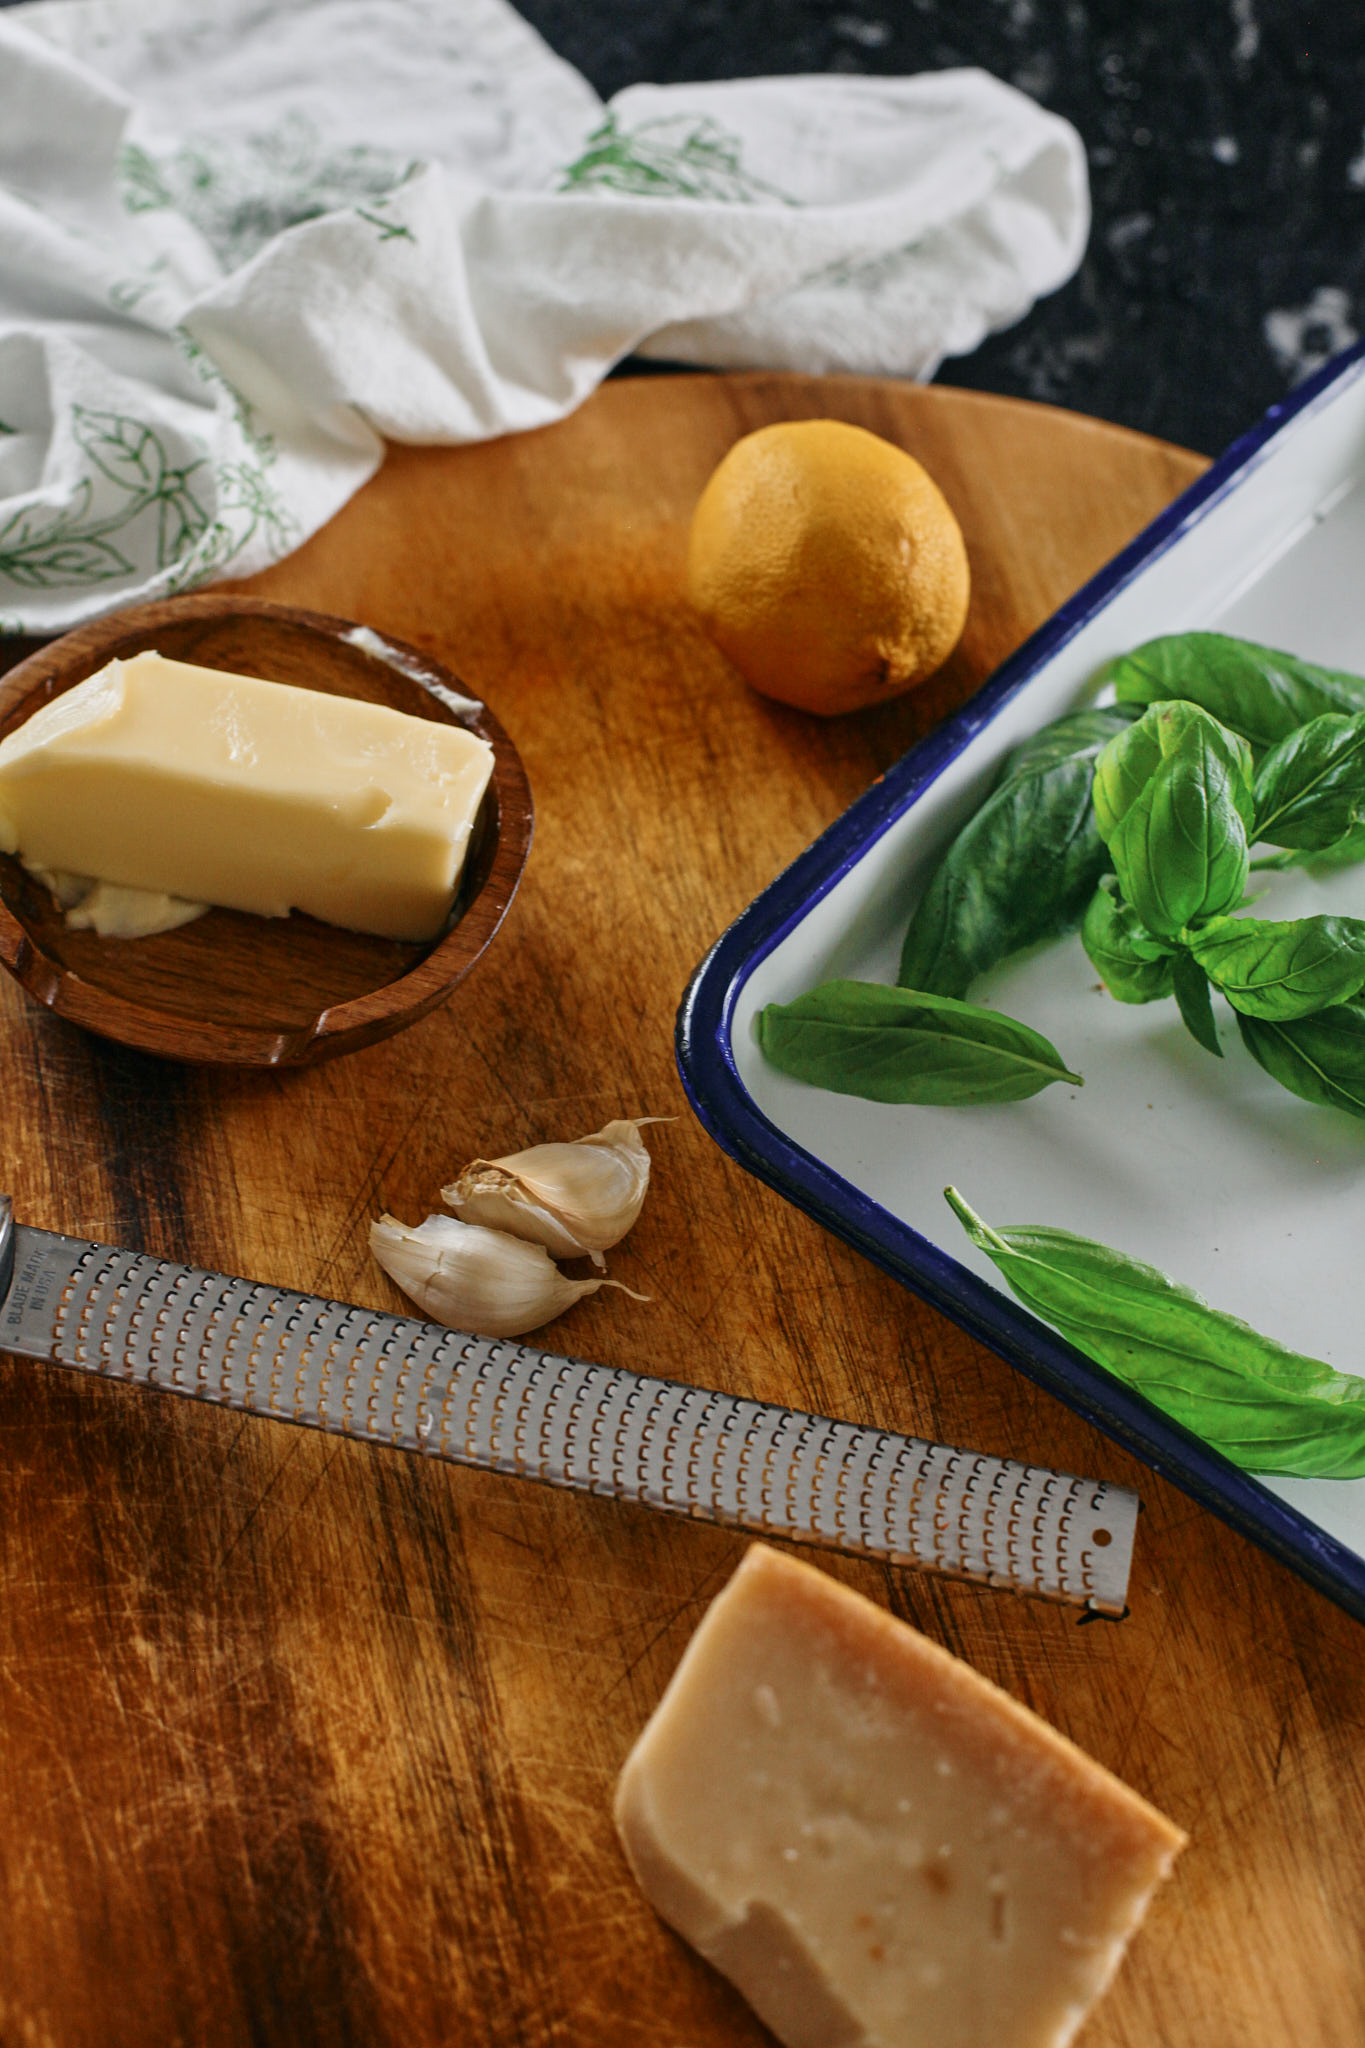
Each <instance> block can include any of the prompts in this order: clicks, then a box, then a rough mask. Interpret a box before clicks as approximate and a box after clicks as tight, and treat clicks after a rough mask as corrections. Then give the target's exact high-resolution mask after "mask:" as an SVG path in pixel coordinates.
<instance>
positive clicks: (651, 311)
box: [0, 0, 1088, 633]
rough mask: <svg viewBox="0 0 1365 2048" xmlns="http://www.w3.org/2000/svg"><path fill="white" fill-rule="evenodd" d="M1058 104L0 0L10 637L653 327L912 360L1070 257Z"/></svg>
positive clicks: (575, 395)
mask: <svg viewBox="0 0 1365 2048" xmlns="http://www.w3.org/2000/svg"><path fill="white" fill-rule="evenodd" d="M1087 226H1088V200H1087V189H1086V176H1085V158H1084V152H1083V150H1082V148H1081V145H1080V142H1079V139H1078V138H1077V136H1076V134H1075V131H1074V130H1073V129H1072V128H1071V127H1070V126H1069V125H1068V124H1067V123H1066V122H1065V121H1062V120H1060V119H1059V118H1058V117H1056V116H1055V115H1051V114H1047V113H1045V112H1043V111H1042V110H1041V109H1040V108H1038V107H1037V106H1035V105H1034V104H1033V102H1032V101H1030V100H1028V99H1027V98H1025V97H1024V96H1023V95H1022V94H1021V93H1018V92H1016V91H1014V90H1013V89H1012V88H1011V87H1009V86H1006V85H1002V84H1000V83H999V82H998V81H997V80H995V79H992V78H990V77H988V76H987V75H986V74H985V73H983V72H978V71H944V72H937V73H930V74H927V75H925V76H922V77H917V78H875V79H874V78H865V77H853V76H848V75H846V74H837V75H832V76H827V77H803V78H774V79H755V80H744V81H736V82H729V83H723V84H709V85H697V86H668V87H659V86H632V87H630V88H629V89H628V90H627V91H625V92H622V93H619V94H617V96H616V98H615V99H613V100H612V101H611V102H610V104H609V105H606V106H603V104H602V103H601V102H600V101H599V100H598V99H597V97H596V95H595V94H594V93H593V91H592V90H591V88H590V87H589V86H588V85H587V83H586V82H585V81H584V80H583V79H582V78H580V77H579V76H578V75H577V73H576V72H574V71H573V70H571V69H570V68H569V66H567V65H566V64H564V63H562V62H561V61H560V60H559V59H558V58H557V57H555V56H554V55H553V54H552V52H551V51H550V50H548V49H547V48H546V46H545V44H544V43H543V42H541V40H540V38H539V37H538V36H537V35H536V34H535V33H534V31H533V30H531V29H530V28H529V27H528V26H527V24H526V23H525V22H523V21H522V20H521V19H520V18H519V17H518V16H517V15H516V14H514V13H513V12H512V11H511V9H510V8H508V7H507V6H505V5H504V4H503V0H461V4H460V6H459V7H458V8H451V7H449V6H448V5H445V4H442V0H213V5H212V8H211V9H210V7H209V6H208V4H207V0H199V4H198V5H196V4H195V0H38V4H34V5H28V6H22V7H17V8H14V9H10V10H7V11H5V12H4V13H3V14H0V631H5V632H11V633H14V632H27V633H49V632H53V631H58V630H61V629H63V628H65V627H67V626H69V625H72V624H75V623H77V622H78V621H80V620H82V619H85V618H89V617H92V616H94V615H96V614H98V613H100V612H104V611H109V610H111V609H113V608H114V607H116V606H118V605H122V604H126V603H128V602H129V601H130V600H133V599H137V598H150V597H154V596H161V595H166V594H170V593H173V592H176V591H183V590H188V589H191V588H193V587H195V586H196V585H199V584H202V583H204V582H207V581H210V580H211V579H213V578H214V577H216V576H219V575H222V574H225V573H229V572H230V573H231V574H232V575H234V576H244V575H249V574H251V573H253V572H254V571H256V570H258V569H261V568H263V567H264V566H265V565H266V564H267V563H268V562H271V561H275V560H277V559H278V558H279V557H280V556H281V555H284V554H286V553H287V552H288V551H289V550H290V549H291V548H293V547H295V546H297V545H298V543H299V542H300V541H302V540H303V539H305V538H306V537H307V536H308V535H309V534H310V533H313V532H314V531H316V529H317V528H318V527H319V526H321V525H322V524H323V522H324V521H325V520H327V519H328V518H330V517H331V515H332V514H333V513H334V512H335V511H337V510H338V508H339V507H340V506H341V505H342V504H344V503H345V501H346V499H347V498H349V497H350V496H351V494H352V493H353V492H354V491H356V490H357V489H358V488H359V487H360V485H361V484H363V483H364V482H365V480H366V479H367V478H368V477H369V476H371V475H372V474H373V472H374V470H375V469H376V468H377V466H378V464H379V462H380V460H381V458H382V452H383V443H384V441H385V440H394V441H410V442H459V441H474V440H481V439H484V438H486V437H489V436H491V435H495V434H504V433H509V432H514V431H517V430H520V429H524V428H528V427H536V426H542V425H545V424H546V423H547V422H549V421H551V420H554V419H557V418H559V417H561V416H562V415H563V414H564V413H566V412H568V411H570V410H571V409H572V408H573V407H574V406H576V405H578V404H579V403H580V402H581V401H582V400H583V399H584V398H585V397H586V396H587V395H588V393H589V392H590V391H591V390H592V389H593V388H594V386H595V385H596V384H597V383H598V382H599V380H600V379H601V378H602V377H603V376H604V375H605V373H606V372H607V371H608V370H609V369H610V368H611V366H612V365H613V364H614V363H615V362H617V361H618V360H619V359H620V358H621V357H623V356H625V355H627V354H630V353H631V352H638V353H641V354H646V355H654V356H657V357H663V358H667V359H670V360H674V361H679V362H687V363H698V364H711V365H716V366H728V367H734V366H740V365H763V366H767V367H771V368H785V369H796V370H808V371H824V370H854V371H867V372H883V373H887V374H893V375H900V376H907V377H921V378H923V377H929V376H932V375H933V372H934V370H935V369H936V367H937V365H938V364H939V362H940V361H941V360H942V358H943V356H944V355H945V354H960V353H962V352H964V351H966V350H968V349H971V348H974V347H975V346H976V344H977V343H978V342H979V341H980V340H981V338H982V337H983V335H984V334H986V333H987V332H988V331H989V330H991V329H993V328H997V327H1001V326H1005V325H1008V324H1009V323H1010V322H1011V321H1014V320H1016V319H1018V318H1019V317H1020V316H1021V315H1022V314H1023V313H1024V312H1026V311H1027V309H1028V307H1029V306H1030V305H1031V304H1032V303H1033V301H1034V299H1035V298H1036V297H1037V296H1038V295H1039V294H1040V293H1042V292H1046V291H1051V290H1053V289H1055V287H1056V286H1058V285H1059V284H1061V283H1062V282H1064V280H1065V279H1066V278H1067V277H1069V276H1070V275H1071V273H1072V271H1073V270H1074V269H1075V267H1076V265H1077V264H1078V262H1079V261H1080V257H1081V254H1082V251H1083V249H1084V245H1085V236H1086V231H1087Z"/></svg>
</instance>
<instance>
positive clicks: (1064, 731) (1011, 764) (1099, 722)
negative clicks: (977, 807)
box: [995, 704, 1139, 790]
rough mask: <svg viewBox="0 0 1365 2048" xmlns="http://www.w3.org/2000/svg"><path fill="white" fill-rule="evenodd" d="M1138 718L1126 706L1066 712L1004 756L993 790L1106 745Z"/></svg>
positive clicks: (1099, 707) (1108, 705) (1101, 706)
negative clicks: (1015, 779)
mask: <svg viewBox="0 0 1365 2048" xmlns="http://www.w3.org/2000/svg"><path fill="white" fill-rule="evenodd" d="M1138 715H1139V714H1138V712H1137V710H1136V709H1135V708H1131V707H1128V706H1125V707H1124V708H1123V709H1122V710H1120V709H1119V708H1118V707H1117V706H1116V705H1113V704H1104V705H1100V706H1098V707H1096V706H1093V705H1092V706H1091V707H1090V708H1089V709H1087V710H1084V711H1068V712H1067V713H1066V715H1065V717H1063V718H1055V719H1054V720H1053V721H1052V723H1051V725H1045V726H1043V727H1041V728H1040V730H1039V731H1038V732H1035V733H1032V734H1031V735H1030V736H1029V738H1028V739H1026V740H1021V741H1020V742H1019V745H1018V746H1017V747H1014V748H1012V749H1011V750H1010V752H1009V753H1008V754H1006V756H1005V759H1004V761H1003V763H1002V764H1001V768H1000V773H999V775H998V776H997V777H996V780H995V787H996V789H997V790H999V789H1003V788H1004V786H1005V784H1006V783H1007V782H1013V780H1014V778H1015V777H1016V775H1033V774H1036V773H1037V772H1038V771H1039V770H1040V769H1044V768H1053V767H1058V766H1060V764H1061V763H1062V762H1064V761H1069V760H1071V759H1072V758H1073V757H1074V756H1075V755H1076V754H1079V753H1083V752H1085V751H1087V750H1088V749H1090V748H1101V747H1105V746H1107V745H1108V744H1109V742H1110V740H1111V739H1113V737H1114V735H1115V733H1118V732H1122V731H1123V730H1124V728H1125V727H1126V726H1129V725H1132V724H1133V723H1134V721H1135V720H1136V719H1137V717H1138Z"/></svg>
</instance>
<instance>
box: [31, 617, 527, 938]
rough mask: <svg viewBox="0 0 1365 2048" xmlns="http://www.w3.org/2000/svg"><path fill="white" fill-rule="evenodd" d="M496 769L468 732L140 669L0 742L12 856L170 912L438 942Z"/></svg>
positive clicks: (44, 712)
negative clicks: (303, 920)
mask: <svg viewBox="0 0 1365 2048" xmlns="http://www.w3.org/2000/svg"><path fill="white" fill-rule="evenodd" d="M492 768H493V750H492V748H491V747H490V746H489V745H488V743H487V741H486V740H482V739H479V738H478V737H477V736H476V735H475V734H473V733H470V732H466V731H464V730H463V728H461V727H459V726H453V725H447V724H444V723H437V722H436V721H435V720H432V719H425V718H413V717H410V716H408V714H407V713H405V712H402V711H393V710H390V709H388V707H387V706H384V705H379V704H366V703H362V702H359V701H358V700H356V699H354V698H350V697H337V696H333V695H331V694H330V693H328V692H324V691H320V690H305V689H298V688H296V687H295V686H294V685H292V684H287V683H275V682H266V681H263V680H262V679H260V678H258V677H255V676H242V675H235V674H230V673H228V672H226V671H224V670H220V669H213V668H201V667H198V666H197V665H195V664H194V663H192V662H184V661H168V660H166V659H164V658H163V657H162V656H161V655H159V654H154V653H146V654H135V655H133V656H132V657H131V658H130V659H129V660H127V661H111V662H110V663H109V664H108V666H107V667H105V668H103V669H101V670H100V671H99V673H98V674H97V675H93V676H90V677H88V678H87V680H86V681H85V682H83V683H78V684H77V685H76V687H75V688H74V689H73V690H69V691H68V692H67V693H66V694H65V695H64V696H61V697H55V698H53V700H52V701H51V702H50V703H48V704H45V705H43V706H42V708H41V709H40V710H38V711H35V712H34V714H33V716H32V717H31V718H29V719H27V720H26V721H25V723H24V724H23V725H21V726H20V727H18V729H17V730H16V731H14V732H12V733H11V734H10V735H9V736H8V738H6V739H4V740H2V741H0V852H5V853H13V854H17V855H18V856H19V858H20V859H21V860H22V861H23V862H24V864H25V865H26V866H27V867H30V868H32V869H34V870H35V871H50V872H52V873H55V874H56V875H57V876H59V877H60V876H79V877H85V878H87V879H88V880H90V881H92V882H100V883H108V884H112V885H114V886H115V887H116V888H117V889H119V890H122V891H132V890H141V891H152V892H162V900H163V904H164V900H165V897H167V896H169V897H172V898H175V899H176V900H177V901H178V902H180V903H182V904H184V905H185V906H186V907H187V908H188V907H190V906H193V905H194V904H221V905H223V906H225V907H226V908H227V909H230V910H247V911H254V912H256V913H257V914H258V915H260V916H263V917H287V916H288V915H289V913H290V911H291V910H302V911H307V912H309V913H311V915H312V916H314V917H318V918H322V919H324V920H325V921H326V922H327V923H329V924H337V925H345V926H348V927H350V928H351V929H352V930H355V931H362V932H373V933H376V934H378V935H379V936H381V937H383V938H391V939H411V940H420V939H430V938H434V937H435V936H436V934H437V933H438V932H439V931H440V929H441V927H442V925H443V924H444V923H445V920H446V918H447V917H448V916H449V914H450V910H451V907H452V905H453V903H454V900H455V889H456V885H457V883H458V881H459V877H460V872H461V869H462V867H463V865H464V860H465V854H466V851H467V849H468V846H469V841H470V836H471V833H472V830H473V826H474V820H475V817H476V815H477V812H478V808H479V803H480V801H481V799H482V797H483V794H484V791H485V789H486V788H487V787H488V782H489V778H490V776H491V774H492ZM125 909H126V905H125ZM91 921H92V922H95V921H96V920H94V919H93V918H92V920H91ZM171 921H172V922H178V921H180V920H179V919H178V918H172V920H171ZM103 928H104V929H107V930H113V929H114V928H115V927H114V926H113V925H108V924H106V925H105V926H104V927H103ZM123 928H124V929H125V930H126V929H129V928H130V927H129V926H128V924H127V922H126V920H125V923H124V927H123ZM136 928H139V929H142V930H149V929H156V928H158V927H157V926H156V924H155V922H152V923H144V924H142V925H141V926H140V927H136ZM160 928H164V920H163V924H162V926H161V927H160Z"/></svg>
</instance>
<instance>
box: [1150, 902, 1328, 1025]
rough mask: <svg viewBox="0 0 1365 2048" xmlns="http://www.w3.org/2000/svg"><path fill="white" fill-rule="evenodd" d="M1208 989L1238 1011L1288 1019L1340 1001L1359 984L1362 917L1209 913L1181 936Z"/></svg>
mask: <svg viewBox="0 0 1365 2048" xmlns="http://www.w3.org/2000/svg"><path fill="white" fill-rule="evenodd" d="M1188 943H1189V948H1190V951H1191V953H1192V954H1193V955H1194V958H1195V959H1196V960H1197V961H1198V963H1199V965H1200V966H1201V967H1202V968H1203V970H1204V972H1205V974H1207V976H1208V977H1209V980H1210V981H1211V982H1212V983H1213V985H1214V987H1215V988H1217V989H1221V990H1222V992H1223V994H1224V995H1225V996H1226V997H1227V999H1228V1001H1229V1002H1230V1003H1231V1004H1232V1007H1233V1008H1234V1010H1240V1011H1241V1012H1242V1014H1243V1016H1246V1017H1260V1018H1264V1019H1265V1020H1267V1021H1268V1022H1270V1023H1288V1022H1292V1021H1293V1020H1294V1019H1295V1018H1298V1017H1310V1016H1312V1014H1313V1012H1314V1011H1315V1010H1325V1009H1327V1008H1328V1007H1329V1005H1332V1004H1336V1003H1344V1002H1348V1001H1349V1000H1350V998H1351V997H1352V996H1353V995H1355V994H1357V993H1358V991H1359V990H1360V989H1362V988H1365V922H1362V920H1361V919H1360V918H1358V917H1295V918H1291V919H1290V920H1289V921H1288V922H1287V923H1284V924H1273V923H1271V922H1270V921H1269V920H1268V919H1265V918H1259V917H1215V918H1210V920H1209V922H1208V923H1207V924H1206V925H1204V926H1203V927H1202V929H1200V930H1199V931H1195V932H1191V933H1189V935H1188Z"/></svg>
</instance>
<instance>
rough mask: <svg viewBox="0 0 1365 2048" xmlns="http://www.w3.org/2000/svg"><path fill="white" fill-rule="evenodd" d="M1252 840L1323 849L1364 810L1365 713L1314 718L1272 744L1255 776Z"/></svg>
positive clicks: (1314, 850)
mask: <svg viewBox="0 0 1365 2048" xmlns="http://www.w3.org/2000/svg"><path fill="white" fill-rule="evenodd" d="M1255 798H1256V823H1255V826H1254V828H1253V831H1252V837H1253V839H1264V840H1267V841H1268V842H1269V843H1270V845H1271V846H1292V847H1298V848H1305V849H1307V850H1308V851H1310V852H1321V851H1323V850H1325V849H1326V848H1327V847H1330V846H1334V845H1336V844H1337V842H1338V841H1339V840H1341V839H1343V838H1344V837H1345V836H1346V834H1347V833H1348V832H1349V831H1350V830H1351V827H1352V826H1353V825H1354V824H1355V823H1356V822H1357V820H1358V819H1359V817H1360V814H1361V812H1362V811H1365V717H1360V718H1345V717H1343V716H1342V714H1341V713H1340V712H1339V711H1327V712H1324V713H1323V715H1322V717H1321V718H1312V719H1310V720H1309V722H1308V724H1307V725H1301V726H1300V727H1299V729H1298V731H1297V732H1291V733H1289V734H1288V735H1287V736H1286V737H1285V738H1284V739H1282V740H1281V741H1280V742H1279V744H1278V746H1275V747H1272V748H1271V750H1270V752H1269V753H1268V754H1267V755H1266V757H1265V759H1264V760H1263V761H1262V763H1261V767H1260V772H1259V774H1258V775H1257V777H1256V788H1255Z"/></svg>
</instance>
